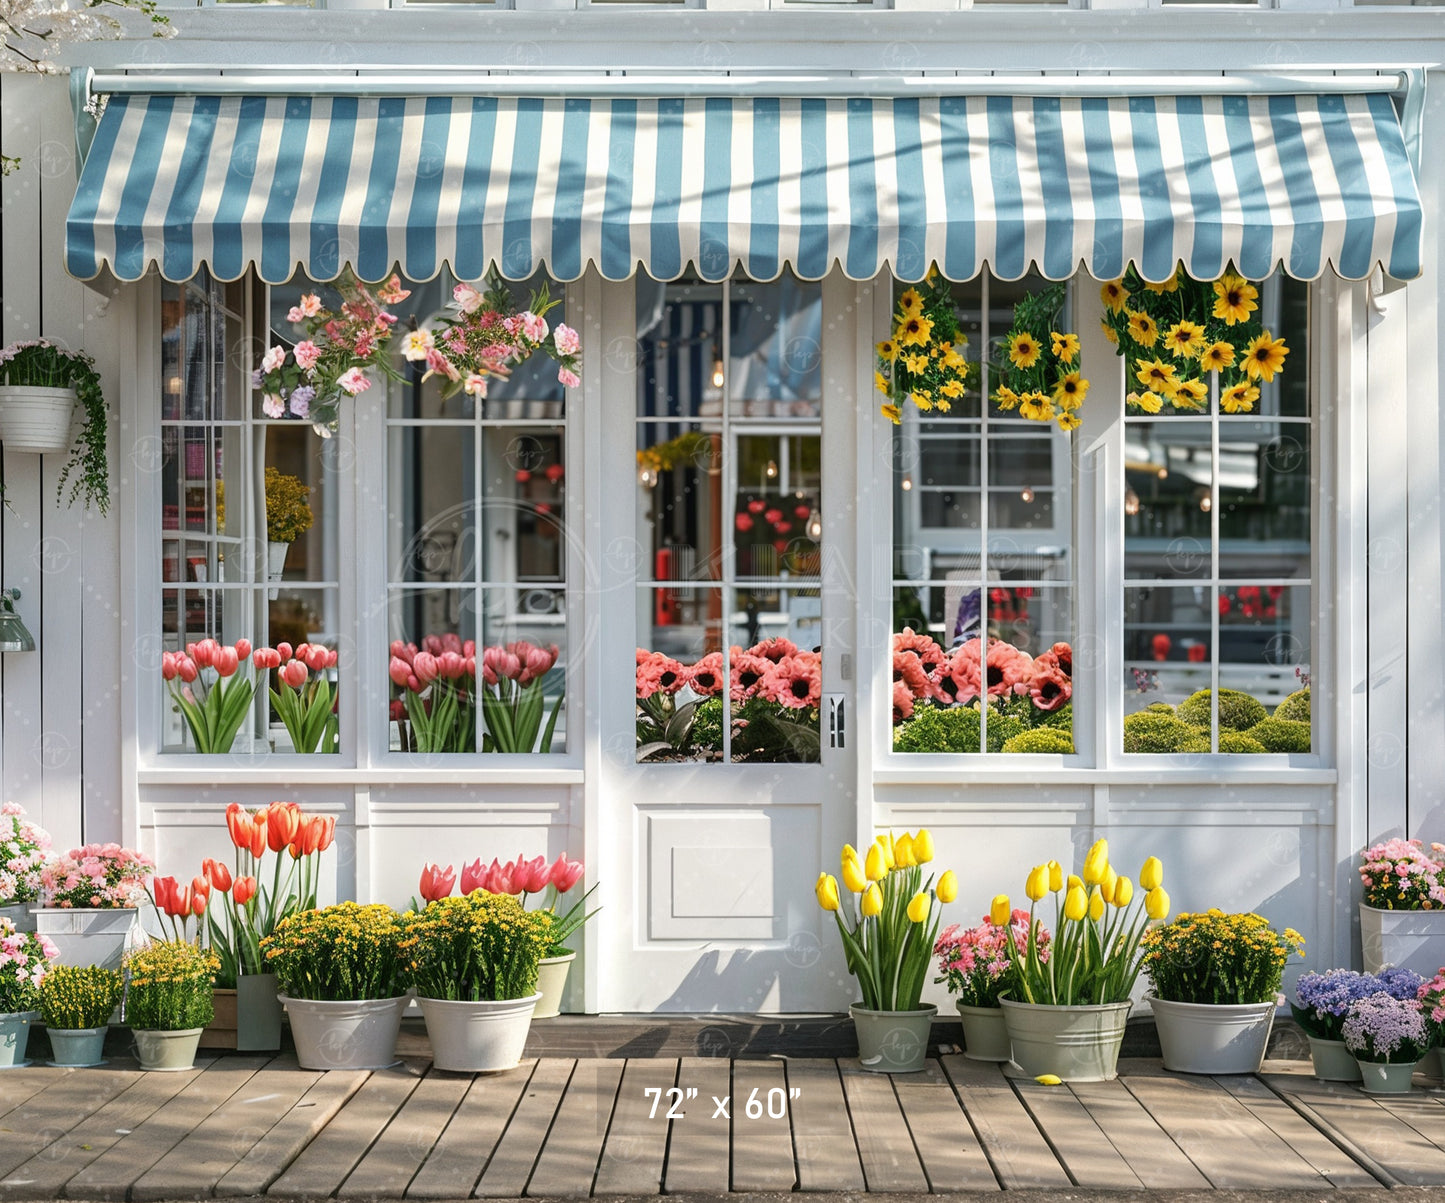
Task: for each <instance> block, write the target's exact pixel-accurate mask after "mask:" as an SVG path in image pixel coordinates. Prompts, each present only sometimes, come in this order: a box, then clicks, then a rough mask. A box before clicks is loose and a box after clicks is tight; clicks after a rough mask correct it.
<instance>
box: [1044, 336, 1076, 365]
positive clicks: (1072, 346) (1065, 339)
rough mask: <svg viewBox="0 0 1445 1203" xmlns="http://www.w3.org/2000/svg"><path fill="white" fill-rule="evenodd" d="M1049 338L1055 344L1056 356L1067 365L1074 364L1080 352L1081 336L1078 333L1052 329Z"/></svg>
mask: <svg viewBox="0 0 1445 1203" xmlns="http://www.w3.org/2000/svg"><path fill="white" fill-rule="evenodd" d="M1049 338H1050V339H1051V340H1052V341H1053V344H1054V347H1053V350H1054V358H1055V359H1057V360H1058V361H1059V362H1060V363H1061V364H1063V365H1064V366H1065V367H1068V366H1069V365H1070V364H1072V363H1073V362H1074V357H1075V356H1076V355H1078V353H1079V336H1078V335H1077V334H1060V333H1059V332H1058V331H1057V330H1050V331H1049Z"/></svg>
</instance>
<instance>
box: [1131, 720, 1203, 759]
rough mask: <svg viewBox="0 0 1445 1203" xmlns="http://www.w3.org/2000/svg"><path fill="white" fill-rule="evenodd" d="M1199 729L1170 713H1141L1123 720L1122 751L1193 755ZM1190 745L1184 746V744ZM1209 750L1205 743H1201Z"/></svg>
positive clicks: (1196, 747)
mask: <svg viewBox="0 0 1445 1203" xmlns="http://www.w3.org/2000/svg"><path fill="white" fill-rule="evenodd" d="M1198 742H1199V729H1198V728H1197V727H1191V726H1190V725H1189V724H1188V723H1186V722H1184V721H1183V720H1182V719H1177V718H1175V717H1174V716H1173V715H1170V714H1160V713H1158V712H1156V711H1149V710H1141V711H1139V712H1138V713H1137V714H1129V715H1125V717H1124V751H1125V752H1130V753H1141V752H1195V751H1198V750H1199V748H1198V746H1197V745H1198ZM1191 743H1192V744H1193V745H1194V746H1190V747H1186V746H1185V745H1186V744H1191ZM1204 751H1206V752H1207V751H1209V740H1208V739H1207V738H1206V739H1205V741H1204Z"/></svg>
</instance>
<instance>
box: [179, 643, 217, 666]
mask: <svg viewBox="0 0 1445 1203" xmlns="http://www.w3.org/2000/svg"><path fill="white" fill-rule="evenodd" d="M218 647H220V644H218V643H217V642H216V641H215V640H214V639H202V640H200V641H199V642H197V643H188V644H186V655H187V656H189V657H190V658H191V659H192V660H194V661H195V662H196V667H197V668H210V667H211V665H212V664H213V663H214V662H215V656H216V649H217V648H218Z"/></svg>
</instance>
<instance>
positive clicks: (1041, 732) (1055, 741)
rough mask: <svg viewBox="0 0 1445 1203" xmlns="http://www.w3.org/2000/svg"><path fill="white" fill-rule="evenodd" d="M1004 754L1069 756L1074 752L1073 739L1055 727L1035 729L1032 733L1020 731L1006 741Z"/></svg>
mask: <svg viewBox="0 0 1445 1203" xmlns="http://www.w3.org/2000/svg"><path fill="white" fill-rule="evenodd" d="M1003 750H1004V751H1005V752H1051V753H1054V754H1055V755H1057V754H1059V753H1064V754H1066V755H1067V754H1069V753H1071V752H1073V750H1074V737H1073V736H1072V735H1070V734H1069V733H1068V732H1067V731H1060V730H1059V729H1058V728H1057V727H1036V728H1034V730H1032V731H1021V732H1019V734H1017V735H1015V736H1013V737H1011V738H1010V739H1008V740H1006V741H1005V742H1004V745H1003Z"/></svg>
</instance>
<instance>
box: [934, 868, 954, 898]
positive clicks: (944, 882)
mask: <svg viewBox="0 0 1445 1203" xmlns="http://www.w3.org/2000/svg"><path fill="white" fill-rule="evenodd" d="M933 892H934V893H935V894H937V895H938V901H939V902H952V901H953V900H954V899H955V898H957V897H958V875H957V874H956V873H954V871H953V870H952V869H949V870H948V871H947V872H946V873H944V875H943V876H942V877H940V878H939V879H938V884H937V885H936V886H934V887H933Z"/></svg>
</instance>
